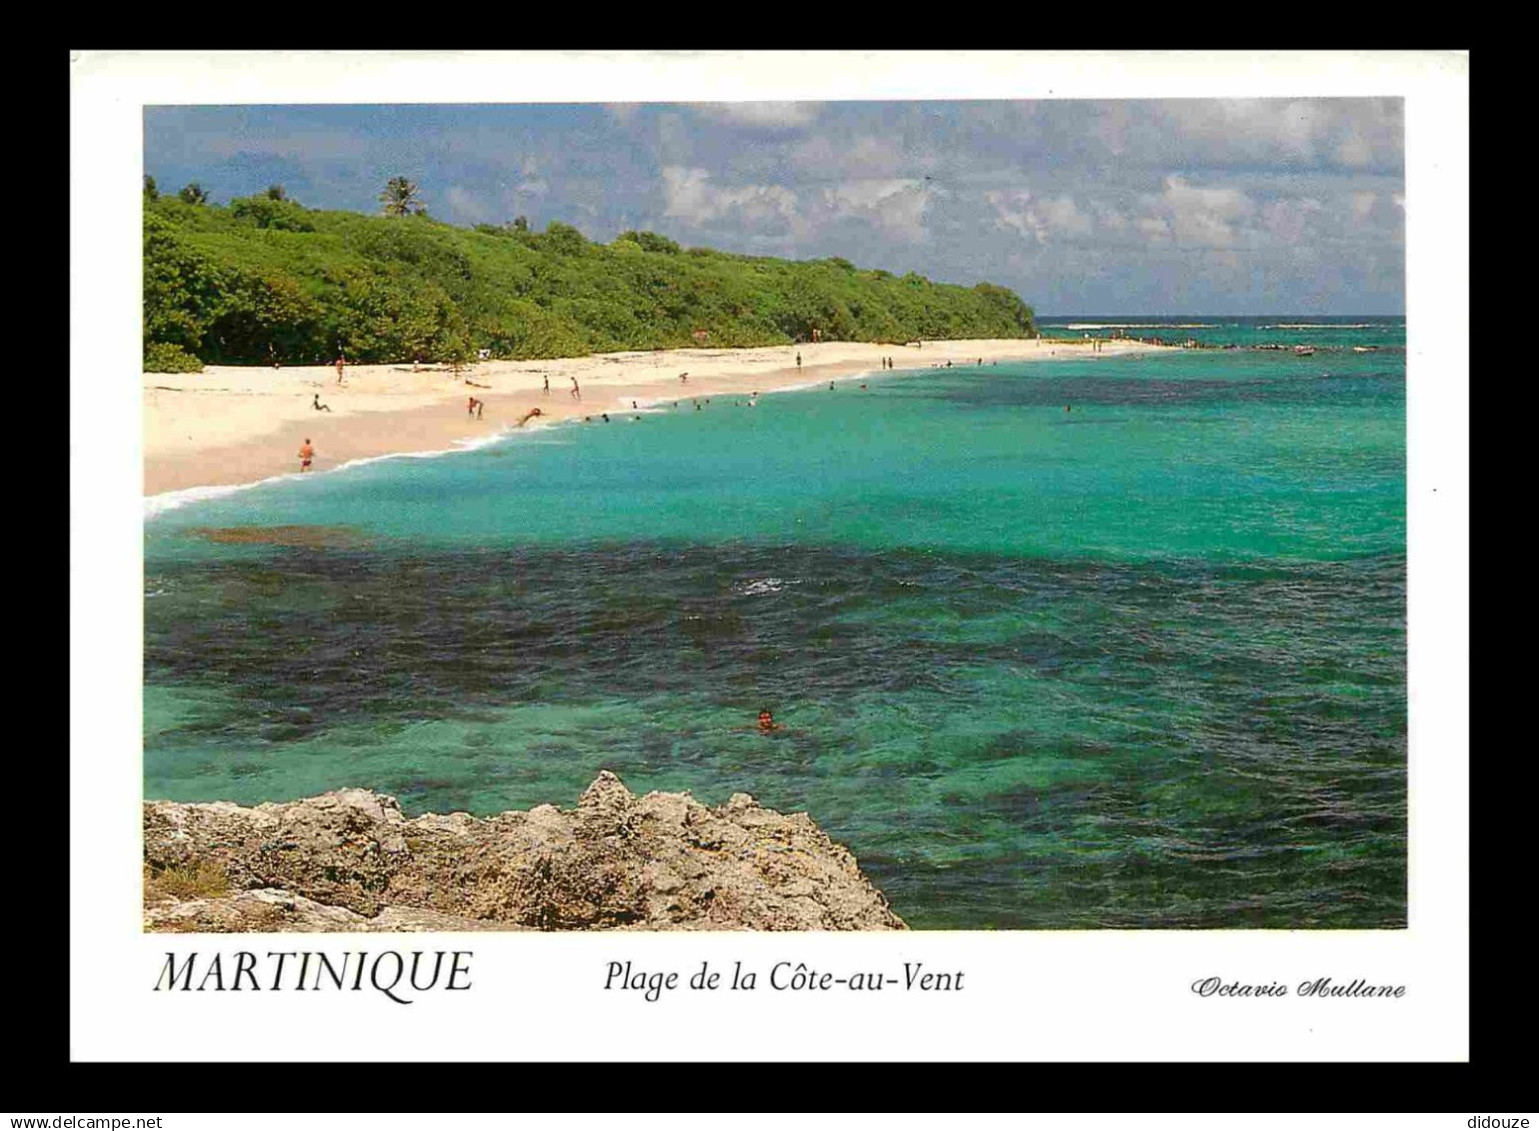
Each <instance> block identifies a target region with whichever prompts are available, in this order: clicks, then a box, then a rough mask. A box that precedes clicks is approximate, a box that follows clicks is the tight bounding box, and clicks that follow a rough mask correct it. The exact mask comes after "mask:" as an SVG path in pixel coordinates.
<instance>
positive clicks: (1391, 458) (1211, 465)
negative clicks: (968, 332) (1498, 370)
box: [144, 316, 1406, 928]
mask: <svg viewBox="0 0 1539 1131" xmlns="http://www.w3.org/2000/svg"><path fill="white" fill-rule="evenodd" d="M1113 323H1117V324H1134V325H1136V326H1137V327H1139V328H1136V329H1129V330H1128V331H1127V332H1128V333H1129V334H1132V335H1134V336H1143V337H1152V336H1160V337H1163V338H1165V339H1166V340H1184V339H1186V338H1192V337H1194V338H1197V339H1198V340H1199V341H1202V342H1204V343H1209V344H1212V345H1215V346H1232V347H1240V348H1227V349H1225V348H1216V349H1210V350H1186V351H1181V352H1179V353H1171V354H1165V355H1159V356H1150V357H1139V358H1096V357H1094V356H1086V357H1085V358H1083V359H1076V360H1072V361H1055V362H1049V363H1031V364H1023V365H1011V364H1006V363H1000V364H999V365H997V366H985V367H982V368H974V367H971V366H967V367H964V366H960V365H958V366H955V367H953V368H950V369H922V370H916V371H910V372H901V371H900V372H897V373H892V374H878V375H873V376H871V377H870V378H867V379H865V380H866V381H867V383H868V388H867V389H866V390H864V391H862V390H860V389H859V387H858V386H859V383H858V382H841V383H840V384H839V385H838V386H837V387H836V388H835V389H834V390H832V391H830V390H829V389H828V388H827V387H826V386H825V387H822V388H819V389H815V390H808V391H803V392H792V393H782V394H776V395H771V396H766V397H764V398H762V399H761V400H760V401H759V403H758V406H757V407H755V408H748V407H746V404H745V403H743V402H741V400H739V401H738V403H734V400H733V398H731V397H724V398H713V400H712V403H711V404H710V405H708V406H706V407H705V409H704V410H703V411H700V412H695V411H685V409H688V407H689V405H688V402H685V403H684V407H683V408H681V409H678V410H674V409H662V410H659V411H656V412H651V413H645V414H642V415H641V416H640V419H635V418H634V417H633V414H629V413H625V414H616V415H614V417H613V422H612V423H609V424H602V423H595V424H586V425H585V424H581V423H577V424H570V425H563V426H558V427H553V428H548V429H544V430H541V431H538V432H534V433H531V434H521V435H517V436H514V437H511V438H509V439H507V440H505V441H501V442H498V443H495V444H491V445H489V446H487V447H484V448H481V449H478V450H475V451H470V452H456V453H453V454H448V455H444V456H441V457H436V458H402V459H389V460H382V461H378V462H374V463H368V464H363V465H359V466H355V467H352V468H348V469H345V470H341V471H338V472H335V473H329V474H322V475H315V476H311V477H308V478H306V479H304V480H302V481H300V480H293V479H290V480H284V481H278V482H273V483H269V484H264V485H261V486H257V487H253V488H250V489H247V490H241V491H237V492H235V493H232V494H228V495H225V496H222V497H217V498H209V499H204V500H200V501H194V502H190V503H187V504H186V505H183V506H179V507H176V508H174V509H167V510H162V511H159V512H158V513H154V514H153V515H152V516H151V517H148V518H147V520H146V526H145V606H144V608H145V668H144V671H145V702H144V705H145V722H144V776H145V794H146V796H148V797H157V798H171V799H175V800H183V801H203V800H212V799H224V800H231V801H236V802H240V803H242V804H253V803H256V802H260V801H266V800H282V799H290V798H295V797H302V796H307V795H311V794H315V793H318V792H321V791H324V790H327V789H334V788H338V787H343V786H365V787H369V788H372V789H375V790H379V791H382V792H386V793H391V794H394V795H396V796H397V797H399V798H400V801H401V803H402V805H403V807H404V808H405V809H406V810H407V811H408V813H419V812H428V811H436V812H443V811H450V810H456V809H462V810H468V811H470V812H473V813H478V814H486V813H492V812H497V811H501V810H503V809H510V808H527V807H529V806H531V805H535V804H540V803H543V802H554V803H556V804H559V805H562V806H570V805H571V804H572V803H573V802H574V801H575V799H576V797H577V795H578V793H579V792H580V791H581V790H582V789H583V788H584V787H585V786H586V785H587V784H588V783H589V782H590V781H591V780H592V778H593V776H594V774H595V773H596V772H597V771H598V770H599V769H601V768H605V767H607V768H610V769H613V770H615V771H616V772H617V773H619V774H620V775H621V776H622V777H623V778H624V779H625V781H626V783H627V784H628V785H629V786H630V787H631V788H632V789H633V790H635V791H636V792H638V793H639V792H644V791H646V790H651V789H664V790H680V789H687V790H691V791H692V792H693V793H694V794H695V795H696V796H697V797H698V798H700V799H701V800H703V801H706V802H708V803H712V804H715V803H720V802H723V801H725V800H726V799H727V797H728V796H729V795H730V794H732V793H734V792H738V791H745V792H748V793H751V794H753V795H754V796H755V797H756V798H758V799H759V801H760V802H761V803H763V804H764V805H767V806H770V807H772V808H776V809H781V810H792V811H794V810H804V811H806V812H808V813H810V814H811V815H812V816H813V817H814V819H816V820H817V822H818V823H819V824H820V825H821V826H822V827H823V828H824V829H826V830H827V831H828V832H829V834H830V835H831V836H833V837H834V838H835V839H836V840H839V841H841V842H842V843H844V844H846V845H848V846H849V847H850V848H851V850H852V851H853V852H854V853H855V854H856V856H857V857H858V858H859V860H860V863H861V865H862V867H863V868H864V869H865V870H866V872H867V873H868V874H869V875H870V876H871V877H872V879H873V880H874V882H876V884H877V885H878V886H879V887H881V888H882V890H883V891H884V892H886V894H887V896H888V898H889V899H890V900H891V902H892V904H893V906H894V908H895V910H897V912H898V913H899V914H900V915H902V916H903V917H904V918H905V919H906V920H907V921H908V922H909V924H910V925H911V926H914V927H919V928H989V927H997V928H1066V927H1067V928H1087V927H1399V926H1404V924H1405V921H1406V688H1405V672H1406V660H1405V646H1406V632H1405V573H1406V555H1405V526H1406V524H1405V323H1404V319H1401V318H1393V319H1372V318H1350V319H1323V318H1318V317H1315V318H1310V317H1301V318H1280V317H1268V318H1260V319H1234V318H1227V319H1226V318H1204V317H1200V316H1194V317H1190V318H1159V319H1156V318H1144V317H1102V318H1096V317H1078V318H1065V319H1044V320H1043V325H1044V330H1045V331H1046V332H1047V333H1049V334H1059V335H1073V336H1079V335H1080V334H1082V333H1097V334H1101V335H1104V334H1106V333H1107V332H1108V331H1107V330H1104V329H1098V330H1086V329H1080V328H1078V327H1082V326H1086V325H1098V326H1104V325H1107V324H1113ZM1192 324H1201V325H1199V326H1197V327H1195V328H1194V327H1193V325H1192ZM1305 324H1308V325H1305ZM1156 326H1158V327H1161V328H1151V327H1156ZM1071 327H1073V328H1071ZM1291 327H1302V328H1291ZM1278 342H1281V343H1285V344H1287V345H1288V346H1289V347H1290V348H1289V349H1288V350H1287V351H1269V350H1260V349H1256V348H1254V347H1255V346H1257V345H1261V344H1265V343H1278ZM1303 342H1307V343H1311V344H1314V345H1316V346H1317V347H1318V349H1317V352H1316V354H1315V355H1314V356H1312V357H1297V356H1295V355H1294V354H1293V353H1292V351H1291V346H1292V345H1293V344H1295V343H1303ZM1353 346H1359V347H1368V346H1376V347H1379V348H1377V349H1376V350H1374V351H1373V352H1362V353H1359V352H1353V350H1352V347H1353ZM943 348H944V347H943V346H941V345H940V344H937V351H938V355H940V354H941V352H942V351H943ZM252 527H259V528H280V529H276V530H258V531H255V532H253V531H251V530H249V529H241V528H252ZM290 528H293V529H290ZM232 532H233V533H232ZM253 537H254V538H255V539H256V540H255V541H241V540H239V539H246V538H253ZM232 538H233V539H237V540H235V541H231V539H232ZM761 708H769V709H771V710H773V711H774V713H775V717H776V719H777V721H779V722H780V723H781V724H782V725H783V729H781V730H780V731H778V732H775V733H773V734H770V735H763V734H760V733H758V732H757V731H756V729H755V728H754V719H755V716H756V714H757V713H758V711H759V710H760V709H761Z"/></svg>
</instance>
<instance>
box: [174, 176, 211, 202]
mask: <svg viewBox="0 0 1539 1131" xmlns="http://www.w3.org/2000/svg"><path fill="white" fill-rule="evenodd" d="M177 195H178V196H180V197H181V198H182V199H183V200H185V201H186V202H187V203H188V204H207V203H208V193H206V192H204V191H203V186H202V185H200V184H198V182H197V181H193V182H192V183H191V184H189V185H184V186H183V187H182V191H181V192H179V193H177Z"/></svg>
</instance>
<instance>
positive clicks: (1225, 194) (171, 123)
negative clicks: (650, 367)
mask: <svg viewBox="0 0 1539 1131" xmlns="http://www.w3.org/2000/svg"><path fill="white" fill-rule="evenodd" d="M1403 106H1404V104H1403V102H1402V100H1400V99H1398V98H1384V99H1358V98H1351V99H1348V98H1329V99H1246V100H1222V101H1220V100H1210V99H1168V100H1159V101H1133V100H1117V101H1078V100H1052V101H1032V102H1004V101H990V102H822V103H818V102H735V103H733V102H722V103H674V104H669V103H630V104H585V105H486V104H478V105H462V106H453V105H375V106H361V105H352V106H347V105H333V106H208V107H196V106H194V107H188V106H164V107H156V106H152V107H146V109H145V114H144V128H145V139H144V141H145V171H146V172H147V173H149V174H151V175H153V176H154V177H155V179H156V181H157V183H158V184H159V186H160V188H161V190H162V191H175V190H176V189H177V188H180V187H181V186H182V185H184V184H186V183H187V182H189V181H197V182H198V183H199V184H201V185H202V186H203V188H204V189H206V190H207V191H208V192H209V193H210V194H211V196H212V198H213V200H214V201H215V202H216V203H225V202H227V201H228V200H229V199H230V198H231V197H234V196H244V195H248V194H250V193H253V192H258V191H260V190H262V189H264V188H266V187H267V186H268V185H269V184H273V183H280V184H282V185H284V186H285V187H286V188H287V189H288V191H289V194H290V196H292V197H293V198H295V199H297V200H298V201H300V203H302V204H305V205H307V206H309V207H312V208H338V209H349V210H353V211H359V212H377V211H378V209H379V202H378V199H377V198H378V194H379V192H380V189H381V188H382V187H383V185H384V182H385V181H386V180H387V179H388V178H389V177H391V176H395V175H404V176H406V177H409V178H411V179H412V180H414V181H416V182H418V184H419V185H420V186H421V192H422V198H423V200H424V202H425V203H426V205H427V207H428V211H429V213H430V214H431V215H433V216H436V217H438V218H439V219H441V220H445V221H448V222H449V223H452V224H458V225H467V226H468V225H471V224H477V223H504V222H506V221H509V220H511V219H512V218H513V217H515V216H519V215H523V216H527V217H528V219H529V222H530V226H531V227H532V228H534V229H536V230H539V229H542V228H544V226H545V225H546V224H547V223H549V222H550V221H552V220H559V221H562V222H564V223H568V224H572V225H575V226H576V227H577V228H579V229H580V230H581V231H582V232H583V233H584V234H585V235H586V236H588V238H589V239H593V240H599V241H603V242H607V241H609V240H611V239H613V238H614V237H615V236H616V235H618V234H619V233H620V232H622V231H624V230H626V229H630V228H635V229H639V230H650V231H654V232H659V233H661V234H663V235H666V236H669V237H671V238H672V239H675V240H677V241H678V242H679V243H681V244H683V245H685V246H706V247H715V248H720V249H722V250H725V251H735V252H743V253H746V254H752V255H774V256H784V257H787V258H791V259H819V258H825V257H828V256H842V257H844V258H845V259H848V260H850V261H851V262H853V263H855V264H856V265H857V266H860V267H864V268H878V267H879V268H882V269H885V270H888V271H892V272H895V273H899V274H901V273H903V272H907V271H917V272H919V273H920V274H922V275H927V276H929V277H930V278H932V279H935V280H937V281H941V282H949V283H962V284H967V285H971V284H973V283H977V282H984V281H987V282H992V283H998V284H1000V285H1002V286H1006V287H1009V288H1011V289H1012V290H1014V291H1016V292H1017V293H1018V294H1019V295H1020V296H1021V297H1022V298H1023V299H1025V300H1026V301H1027V302H1028V303H1030V304H1031V305H1032V306H1034V307H1035V308H1036V310H1037V312H1038V314H1040V315H1049V316H1051V315H1055V314H1059V315H1068V314H1231V315H1233V314H1338V315H1369V314H1402V313H1404V310H1405V214H1404V212H1405V159H1404V110H1403Z"/></svg>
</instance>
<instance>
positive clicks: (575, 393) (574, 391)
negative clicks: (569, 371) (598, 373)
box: [572, 374, 582, 400]
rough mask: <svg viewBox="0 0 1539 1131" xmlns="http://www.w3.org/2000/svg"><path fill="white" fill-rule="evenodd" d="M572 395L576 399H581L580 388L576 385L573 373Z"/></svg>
mask: <svg viewBox="0 0 1539 1131" xmlns="http://www.w3.org/2000/svg"><path fill="white" fill-rule="evenodd" d="M572 396H573V397H575V398H576V399H577V400H582V390H581V389H579V388H578V387H577V377H576V375H575V374H574V375H573V377H572Z"/></svg>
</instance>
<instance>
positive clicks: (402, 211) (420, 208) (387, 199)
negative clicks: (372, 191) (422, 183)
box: [379, 177, 427, 216]
mask: <svg viewBox="0 0 1539 1131" xmlns="http://www.w3.org/2000/svg"><path fill="white" fill-rule="evenodd" d="M379 199H380V202H381V203H383V204H384V206H385V208H384V212H385V215H386V216H415V215H418V214H420V213H423V212H426V211H427V206H426V205H424V204H423V203H422V201H421V200H420V199H418V197H417V185H416V182H414V181H409V180H407V179H406V178H405V177H391V178H390V180H388V181H387V182H385V191H384V192H382V193H380V194H379Z"/></svg>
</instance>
